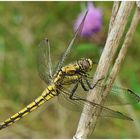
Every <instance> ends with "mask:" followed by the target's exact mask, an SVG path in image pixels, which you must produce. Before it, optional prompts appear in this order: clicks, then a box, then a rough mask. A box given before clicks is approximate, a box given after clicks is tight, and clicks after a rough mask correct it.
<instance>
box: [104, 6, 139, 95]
mask: <svg viewBox="0 0 140 140" xmlns="http://www.w3.org/2000/svg"><path fill="white" fill-rule="evenodd" d="M139 20H140V9H138V8H136V11H135V14H134V16H133V19H132V22H131V25H130V28H129V30H128V32H127V34H126V36H125V39H124V43H123V45H122V48H121V50H120V52H119V55H118V57H117V59H116V61H115V64H114V66H113V68H112V71H111V74H110V76H109V80H108V84H109V85H112V84H113V82H114V80H115V77H116V75H117V73H118V71H119V69H120V66H121V63H122V62H123V60H124V58H125V55H126V53H127V50H128V47H129V45H130V44H131V41H132V38H133V36H134V33H135V30H136V27H137V25H138V23H139ZM108 88H109V87H107V88H106V92H107V90H109V89H108ZM106 92H104V94H106Z"/></svg>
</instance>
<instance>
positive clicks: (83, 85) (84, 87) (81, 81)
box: [80, 79, 89, 91]
mask: <svg viewBox="0 0 140 140" xmlns="http://www.w3.org/2000/svg"><path fill="white" fill-rule="evenodd" d="M80 84H81V86H82V88H83V89H84V91H89V89H87V88H86V86H85V84H84V82H83V80H82V79H81V80H80Z"/></svg>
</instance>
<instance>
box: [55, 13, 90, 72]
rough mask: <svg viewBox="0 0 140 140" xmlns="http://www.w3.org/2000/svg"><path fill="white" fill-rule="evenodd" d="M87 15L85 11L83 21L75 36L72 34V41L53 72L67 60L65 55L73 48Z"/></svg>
mask: <svg viewBox="0 0 140 140" xmlns="http://www.w3.org/2000/svg"><path fill="white" fill-rule="evenodd" d="M87 14H88V11H86V13H85V15H84V17H83V19H82V21H81V24H80V25H79V27H78V29H77V31H76V32H75V34H74V36H73V38H72V40H71V41H70V43H69V45H68V47H67V48H66V50H65V51H64V53H63V55H62V57H61V59H60V61H59V63H58V64H57V67H56V70H55V71H58V70H59V69H60V68H61V67H62V65H63V63H64V61H65V59H66V58H67V55H68V54H69V53H70V51H71V49H72V47H73V44H74V42H75V40H76V39H77V38H78V35H79V34H80V33H81V32H82V29H83V26H84V21H85V19H86V16H87Z"/></svg>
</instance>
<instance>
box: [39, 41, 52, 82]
mask: <svg viewBox="0 0 140 140" xmlns="http://www.w3.org/2000/svg"><path fill="white" fill-rule="evenodd" d="M37 63H38V72H39V76H40V78H41V79H42V80H44V81H45V83H47V84H48V83H49V82H50V80H51V78H52V63H51V56H50V45H49V41H48V39H44V40H43V41H42V42H41V43H40V44H39V46H38V48H37Z"/></svg>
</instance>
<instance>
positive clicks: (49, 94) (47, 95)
mask: <svg viewBox="0 0 140 140" xmlns="http://www.w3.org/2000/svg"><path fill="white" fill-rule="evenodd" d="M55 91H56V90H55V85H54V84H51V85H50V86H48V87H47V88H46V89H45V90H44V91H43V93H42V95H41V96H39V97H38V98H36V99H35V100H34V101H33V102H32V103H30V104H29V105H28V106H26V107H25V108H24V109H22V110H21V111H19V112H18V113H16V114H14V115H13V116H11V117H10V118H8V119H7V120H5V121H4V122H3V123H1V124H0V130H1V129H3V128H5V127H7V126H9V125H12V124H13V123H15V122H16V121H18V120H20V119H21V118H23V117H24V116H26V115H28V114H29V113H30V112H32V111H33V110H35V109H37V108H38V107H39V106H40V105H42V104H43V103H45V102H46V101H48V100H50V99H51V98H53V97H54V96H56V95H57V94H58V93H57V92H55Z"/></svg>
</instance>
